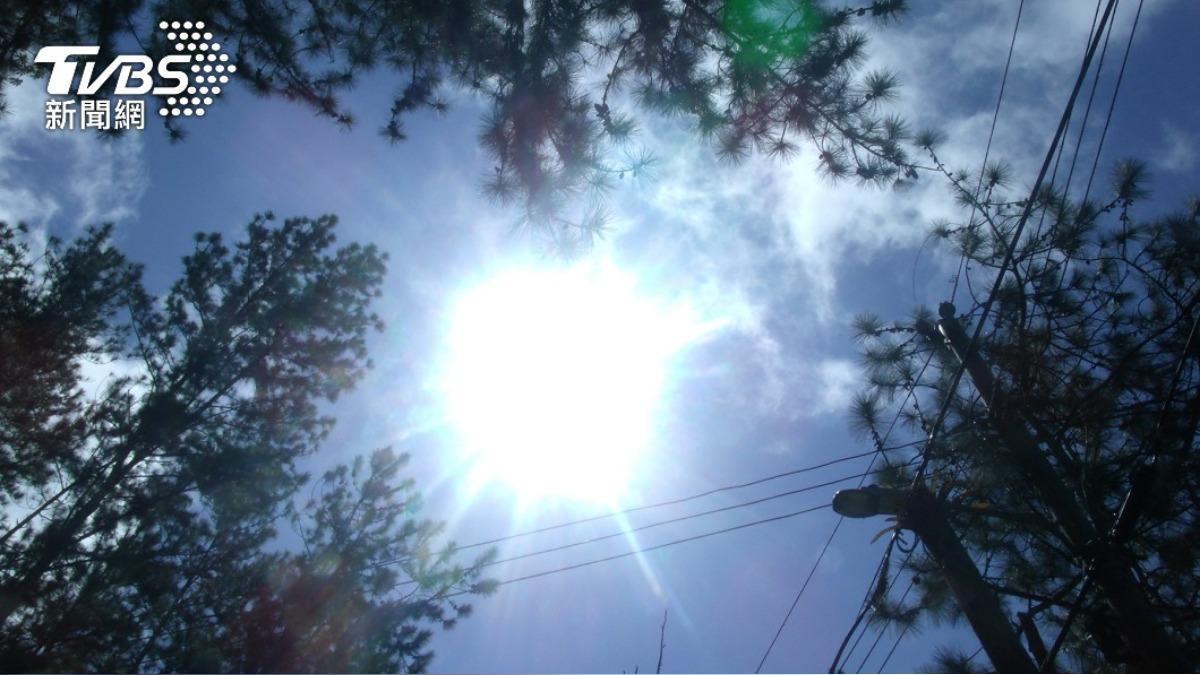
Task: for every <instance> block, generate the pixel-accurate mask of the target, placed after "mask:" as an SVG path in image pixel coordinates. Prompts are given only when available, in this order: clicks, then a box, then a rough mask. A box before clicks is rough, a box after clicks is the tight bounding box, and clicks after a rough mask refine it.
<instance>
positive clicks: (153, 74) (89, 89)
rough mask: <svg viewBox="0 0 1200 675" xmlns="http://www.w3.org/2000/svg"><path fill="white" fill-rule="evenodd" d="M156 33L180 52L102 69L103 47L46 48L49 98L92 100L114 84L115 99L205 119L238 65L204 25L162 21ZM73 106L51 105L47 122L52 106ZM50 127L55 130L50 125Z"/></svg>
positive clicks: (121, 59)
mask: <svg viewBox="0 0 1200 675" xmlns="http://www.w3.org/2000/svg"><path fill="white" fill-rule="evenodd" d="M158 28H159V29H160V30H162V31H164V32H166V37H167V39H168V40H169V41H171V43H172V44H173V45H174V48H175V52H177V53H175V54H170V55H168V56H164V57H162V58H160V59H158V62H157V63H155V61H154V59H151V58H150V57H149V56H146V55H145V54H121V55H119V56H117V57H115V58H114V59H113V60H112V62H111V63H109V64H108V65H107V66H106V67H104V68H103V69H99V68H98V67H97V64H96V62H95V61H94V60H91V59H94V57H96V56H97V55H98V54H99V53H100V48H99V47H96V46H79V45H71V46H52V47H43V48H42V49H41V50H40V51H39V52H38V53H37V56H36V57H35V60H36V61H37V62H38V63H44V64H48V65H50V66H51V67H52V70H51V71H50V81H49V82H48V83H47V84H46V93H48V94H50V95H51V96H85V97H90V96H94V95H95V94H96V93H97V92H99V91H100V90H101V89H102V88H103V87H105V85H108V84H112V92H113V94H115V95H116V96H144V95H146V94H152V95H154V96H160V97H164V105H162V106H161V107H159V109H158V114H159V115H161V116H163V117H166V116H180V115H183V116H192V115H196V116H203V115H204V112H205V108H206V106H210V105H212V103H213V99H214V97H216V96H218V95H220V94H221V88H222V85H225V84H227V83H228V82H229V75H230V74H232V73H234V72H236V71H237V66H236V65H234V64H232V63H229V60H230V57H229V54H227V53H224V52H222V50H221V45H220V43H218V42H215V41H214V40H213V34H212V33H210V32H206V31H205V30H204V28H205V26H204V22H203V21H196V22H192V21H183V22H179V21H172V22H167V21H163V22H161V23H159V24H158ZM89 57H90V58H89ZM80 66H82V69H81V68H80ZM73 103H74V102H73V101H50V102H47V119H48V120H49V116H50V111H51V108H52V107H54V108H55V109H56V111H58V112H61V111H62V108H63V107H65V106H68V105H71V104H73ZM83 103H85V104H89V103H90V104H93V105H90V106H87V107H89V108H93V107H94V103H96V102H95V101H88V100H85V101H83ZM101 103H106V102H103V101H101ZM126 103H135V102H134V101H129V102H126ZM52 104H53V106H52ZM121 104H122V102H118V107H120V106H121ZM139 107H140V106H139ZM105 108H107V106H105ZM72 121H73V120H72ZM47 128H54V127H51V126H50V123H49V121H48V122H47ZM57 128H65V127H63V126H58V127H57ZM71 128H73V126H72V127H71ZM139 128H140V126H139Z"/></svg>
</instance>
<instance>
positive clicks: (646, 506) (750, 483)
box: [371, 443, 911, 567]
mask: <svg viewBox="0 0 1200 675" xmlns="http://www.w3.org/2000/svg"><path fill="white" fill-rule="evenodd" d="M909 445H911V444H908V443H905V444H903V445H897V446H895V447H891V448H884V451H885V452H890V451H892V450H899V449H901V448H904V447H908V446H909ZM878 452H879V450H871V451H869V452H860V453H858V454H855V455H846V456H844V457H838V458H836V459H831V460H829V461H827V462H822V463H820V464H813V465H811V466H805V467H801V468H799V469H792V470H790V471H784V472H782V473H776V474H772V475H770V476H764V477H762V478H756V479H754V480H750V481H746V482H744V483H736V484H732V485H723V486H721V487H717V488H713V489H711V490H706V491H704V492H700V493H697V494H693V495H689V496H687V497H679V498H677V499H669V500H666V501H661V502H655V503H653V504H644V505H642V506H634V507H630V508H627V509H621V510H619V511H610V512H608V513H603V514H600V515H596V516H589V517H587V518H579V519H577V520H570V521H567V522H564V523H558V524H556V525H547V526H546V527H539V528H536V529H533V530H525V531H523V532H516V533H513V534H507V535H504V536H502V537H495V538H492V539H486V540H484V541H477V542H474V543H472V544H464V545H462V546H456V547H454V548H453V549H448V550H447V551H446V552H447V553H452V552H456V551H467V550H470V549H474V548H480V547H483V546H491V545H493V544H500V543H503V542H506V541H511V540H513V539H520V538H523V537H529V536H533V535H535V534H543V533H546V532H553V531H554V530H561V529H563V528H567V527H574V526H576V525H583V524H586V523H592V522H596V521H598V520H605V519H608V518H615V517H617V516H623V515H628V514H630V513H638V512H640V511H648V510H650V509H657V508H662V507H665V506H675V505H677V504H684V503H687V502H691V501H695V500H697V499H702V498H704V497H711V496H712V495H715V494H720V493H722V492H729V491H731V490H740V489H743V488H748V487H753V486H755V485H762V484H763V483H768V482H771V481H774V480H779V479H781V478H787V477H789V476H796V475H799V474H802V473H809V472H812V471H817V470H819V469H824V468H827V467H830V466H834V465H835V464H841V463H843V462H849V461H853V460H856V459H860V458H863V457H867V456H868V455H874V454H877V453H878ZM414 557H415V556H412V555H409V556H404V557H400V558H395V559H392V560H385V561H381V562H377V563H374V564H372V565H371V567H378V566H381V565H393V564H397V563H402V562H407V561H409V560H412V559H413V558H414Z"/></svg>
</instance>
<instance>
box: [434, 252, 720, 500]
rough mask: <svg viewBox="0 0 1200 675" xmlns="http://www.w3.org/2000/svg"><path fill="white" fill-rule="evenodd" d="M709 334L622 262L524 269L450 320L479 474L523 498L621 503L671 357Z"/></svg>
mask: <svg viewBox="0 0 1200 675" xmlns="http://www.w3.org/2000/svg"><path fill="white" fill-rule="evenodd" d="M703 332H704V327H703V326H702V325H700V324H699V323H698V322H697V321H696V320H695V317H694V315H693V313H692V312H691V311H690V310H688V309H687V308H686V307H682V306H669V305H666V304H664V303H662V302H660V301H656V300H655V299H652V298H651V297H649V296H647V295H645V294H643V293H641V292H639V288H638V283H637V279H636V278H635V277H633V276H632V275H630V274H626V273H622V272H620V271H619V270H617V269H616V268H614V267H613V266H612V265H604V264H587V265H576V266H573V267H569V268H565V267H558V268H546V269H529V268H525V269H514V270H509V271H505V272H503V273H500V274H497V275H496V276H494V277H493V278H491V279H490V280H488V281H487V282H485V283H483V284H481V285H479V286H477V287H475V288H473V289H471V290H470V291H468V292H466V293H464V294H463V295H462V296H461V297H460V298H459V300H458V302H457V304H456V305H455V308H454V312H453V317H452V321H451V330H450V339H449V342H448V347H449V362H448V364H449V365H448V370H447V375H446V382H445V385H446V386H445V393H446V396H447V411H448V415H449V418H450V421H451V423H452V424H453V426H454V428H455V429H456V430H457V433H458V435H459V437H460V439H461V442H462V444H463V448H464V450H465V451H466V453H467V454H468V455H469V456H470V457H471V459H472V460H473V463H474V465H475V471H476V472H477V475H478V476H482V477H484V479H486V480H500V481H503V482H504V483H506V484H507V485H508V486H510V487H511V488H512V489H513V490H514V491H516V492H517V494H518V496H519V497H520V498H521V499H522V500H536V499H539V498H543V497H561V498H569V499H578V500H587V501H592V502H601V503H613V504H615V503H616V502H618V501H619V500H620V497H621V495H622V493H623V492H624V489H625V487H626V486H627V485H628V483H629V480H630V478H631V476H632V474H633V472H634V471H635V470H636V466H637V462H638V457H639V455H640V454H641V453H642V452H643V450H644V449H645V448H646V447H647V444H648V442H649V440H650V437H651V435H652V427H653V424H654V418H655V413H656V411H657V409H658V408H659V405H660V397H661V394H662V391H663V387H664V384H665V382H666V380H667V376H668V370H669V366H670V362H671V360H672V357H673V356H674V355H675V354H676V353H677V352H678V351H679V350H680V349H681V348H682V347H683V346H685V345H686V344H688V343H689V342H691V341H693V340H694V339H695V338H697V337H698V336H699V335H700V334H702V333H703Z"/></svg>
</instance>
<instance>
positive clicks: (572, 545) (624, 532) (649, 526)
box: [371, 468, 886, 587]
mask: <svg viewBox="0 0 1200 675" xmlns="http://www.w3.org/2000/svg"><path fill="white" fill-rule="evenodd" d="M885 470H886V468H884V469H876V470H874V471H867V472H865V473H856V474H853V475H850V476H843V477H842V478H836V479H834V480H830V481H825V482H824V483H816V484H814V485H807V486H805V487H802V488H797V489H795V490H788V491H786V492H779V493H776V494H773V495H768V496H766V497H760V498H758V499H753V500H750V501H745V502H740V503H738V504H731V505H729V506H722V507H720V508H716V509H710V510H708V511H701V512H700V513H691V514H688V515H684V516H679V517H676V518H668V519H667V520H660V521H657V522H653V523H647V524H645V525H639V526H637V527H632V528H628V529H622V530H620V531H618V532H612V533H610V534H604V535H600V536H597V537H590V538H588V539H582V540H580V541H573V542H570V543H567V544H561V545H559V546H553V547H550V548H545V549H541V550H537V551H531V552H529V553H522V554H520V555H515V556H512V557H510V558H502V559H500V560H493V561H491V562H488V563H486V564H484V565H481V566H480V568H481V569H482V568H486V567H494V566H496V565H502V564H504V563H510V562H516V561H518V560H525V559H526V558H533V557H536V556H539V555H546V554H548V553H557V552H559V551H565V550H567V549H572V548H577V547H579V546H584V545H587V544H594V543H596V542H600V541H606V540H608V539H615V538H617V537H624V536H626V535H629V534H632V533H634V532H641V531H642V530H649V529H653V528H655V527H662V526H663V525H671V524H673V523H679V522H683V521H685V520H694V519H696V518H702V517H704V516H711V515H713V514H717V513H724V512H726V511H733V510H736V509H742V508H746V507H749V506H755V505H757V504H763V503H766V502H769V501H773V500H776V499H782V498H784V497H790V496H793V495H798V494H802V493H805V492H811V491H813V490H817V489H820V488H824V487H829V486H831V485H837V484H838V483H844V482H846V481H848V480H854V479H855V478H860V479H861V478H865V477H866V476H869V475H871V474H873V473H879V472H881V471H885ZM404 560H407V558H397V559H394V560H384V561H380V562H377V563H374V564H373V565H371V567H383V566H385V565H394V564H397V563H399V562H403V561H404ZM416 583H417V580H415V579H410V580H408V581H404V582H401V583H399V584H397V586H398V587H399V586H411V585H413V584H416Z"/></svg>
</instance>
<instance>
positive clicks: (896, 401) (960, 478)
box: [855, 150, 1200, 670]
mask: <svg viewBox="0 0 1200 675" xmlns="http://www.w3.org/2000/svg"><path fill="white" fill-rule="evenodd" d="M931 153H932V150H931ZM932 157H933V159H934V162H935V166H936V167H937V169H938V170H939V171H941V172H943V173H944V175H946V176H947V177H948V178H949V179H950V180H951V182H952V184H953V188H954V190H955V193H956V194H957V195H958V196H959V197H960V199H961V201H962V205H963V208H964V215H966V214H967V213H969V214H970V215H968V216H967V218H966V219H964V220H963V221H961V222H954V223H941V224H937V225H936V226H935V227H934V235H935V236H936V237H939V238H940V239H942V240H944V241H947V242H949V243H950V244H951V245H952V246H953V247H954V249H955V251H956V252H957V253H961V254H962V256H963V261H964V267H963V268H962V273H961V275H960V276H959V278H958V279H957V282H956V283H957V287H958V290H959V294H958V307H957V318H958V320H959V321H960V322H961V323H962V324H963V326H964V328H965V329H966V332H967V334H968V335H970V334H971V333H973V332H974V328H975V323H976V322H977V320H978V316H979V310H980V307H981V305H982V304H983V301H984V299H985V298H986V296H987V293H988V291H989V289H990V287H991V284H992V282H993V280H994V278H995V275H996V273H997V271H998V269H999V268H1000V266H1001V264H1002V261H1003V258H1004V255H1005V252H1006V246H1007V244H1006V242H1008V241H1010V239H1011V237H1012V236H1013V232H1014V229H1015V226H1016V223H1017V222H1018V219H1019V215H1020V213H1021V211H1022V210H1023V209H1024V208H1025V207H1026V203H1025V202H1024V201H1023V200H1021V199H1013V198H1010V197H1007V196H1006V193H1007V192H1008V191H1009V190H1008V186H1007V184H1008V171H1007V169H1006V168H1004V167H1002V166H991V167H988V168H987V169H986V170H985V172H984V174H983V176H982V178H981V179H980V180H979V182H978V185H980V189H979V190H978V191H976V190H975V189H974V188H975V185H976V184H977V182H976V179H975V178H974V177H969V176H968V175H967V174H966V173H965V172H957V173H954V172H949V171H947V170H946V169H945V168H944V167H943V166H942V164H941V163H940V162H938V161H937V155H936V153H932ZM1146 180H1147V178H1146V170H1145V167H1144V165H1142V164H1141V163H1139V162H1135V161H1126V162H1123V163H1121V164H1120V165H1119V166H1118V167H1117V169H1116V171H1115V174H1114V179H1113V182H1112V188H1111V191H1110V192H1109V194H1108V196H1107V197H1105V198H1104V199H1103V200H1098V201H1092V200H1087V201H1075V200H1071V199H1068V198H1067V197H1066V196H1065V195H1063V194H1062V193H1061V192H1060V191H1058V190H1057V189H1055V188H1046V189H1044V190H1042V191H1041V193H1040V194H1038V195H1037V196H1036V197H1035V199H1034V203H1033V204H1032V215H1031V217H1030V219H1029V221H1028V225H1027V228H1026V230H1025V233H1024V235H1023V236H1022V237H1021V240H1020V241H1019V242H1018V244H1017V246H1016V249H1015V255H1014V262H1015V264H1014V265H1013V266H1012V268H1011V269H1013V270H1014V272H1013V273H1010V274H1009V275H1007V276H1006V277H1005V282H1004V284H1003V285H1002V286H1001V288H1000V291H999V293H998V295H997V299H996V304H995V306H994V308H993V312H992V315H991V318H990V320H989V322H988V323H987V324H986V327H985V329H984V331H983V333H982V335H981V337H980V343H979V345H978V353H979V354H980V355H981V356H982V357H983V359H984V360H985V361H986V362H988V363H989V364H990V366H991V368H992V372H993V374H994V375H995V377H996V379H997V381H998V382H999V384H1000V387H1001V388H1002V389H1003V390H1004V391H1006V392H1007V393H1008V395H1009V396H1010V397H1011V399H1012V400H1013V401H1015V403H1016V405H1017V406H1019V408H1020V412H1019V417H1013V416H1011V415H1010V416H1006V417H1005V418H1004V419H1003V420H1000V419H998V418H997V415H996V413H995V412H994V411H991V410H989V409H988V407H987V406H986V405H985V404H984V403H983V401H982V399H981V396H980V393H979V392H978V390H977V389H976V387H974V386H973V385H972V383H971V380H970V378H964V380H963V382H962V384H961V385H960V386H959V387H958V388H956V389H954V390H953V391H951V390H950V386H951V381H952V380H951V378H952V376H953V375H954V374H955V372H956V371H957V369H958V367H959V361H958V360H957V358H955V356H954V355H953V354H951V353H950V352H949V351H948V349H947V348H946V344H945V341H944V339H943V338H942V337H941V336H940V335H939V334H938V332H937V330H936V329H935V328H934V327H933V324H934V314H933V313H932V312H931V311H929V310H927V309H926V310H918V311H917V312H916V313H914V315H913V316H912V317H910V318H909V319H907V320H904V321H900V322H898V323H894V324H888V323H885V322H883V321H881V320H879V319H878V318H875V317H871V316H863V317H860V319H859V321H858V325H857V329H858V332H859V334H860V335H861V337H862V339H863V345H864V346H863V357H864V363H865V366H866V373H867V377H868V380H869V382H870V388H869V390H868V391H867V392H866V393H864V395H863V396H862V397H861V398H860V399H859V400H858V402H857V404H856V407H855V412H856V419H857V422H858V424H859V425H860V427H861V428H862V429H863V430H864V431H865V432H866V433H868V434H874V437H875V438H876V439H878V438H880V436H879V435H880V434H882V433H884V426H885V425H886V423H887V422H888V421H889V420H890V419H891V413H892V412H897V411H898V412H899V414H900V416H901V417H900V419H901V420H902V423H903V427H904V428H905V429H907V430H908V432H909V433H910V434H912V437H911V439H912V440H917V439H919V438H923V437H924V436H926V435H927V434H928V433H929V432H930V430H931V426H932V424H933V423H934V420H935V417H936V414H937V411H938V409H939V407H940V406H941V404H942V402H943V401H944V400H946V397H949V398H950V407H949V414H948V416H947V418H946V421H945V424H944V425H943V427H942V429H941V430H940V432H939V433H938V435H937V441H936V443H934V444H932V445H930V446H928V447H927V448H926V449H925V452H926V453H927V456H928V457H929V465H928V471H927V475H928V476H929V478H928V480H927V483H928V484H929V485H930V486H931V488H933V489H934V490H935V492H936V493H937V494H939V495H940V496H942V497H943V498H944V499H945V500H946V501H947V502H948V504H949V505H950V506H951V509H950V510H951V512H952V513H953V514H954V515H953V521H954V522H953V525H954V527H955V529H956V530H957V531H958V532H959V533H960V535H961V536H962V537H963V540H964V543H965V544H967V546H968V548H969V549H970V550H971V551H972V552H973V554H974V555H975V557H976V561H977V563H978V565H979V568H980V570H981V571H982V573H983V574H984V576H985V577H986V578H987V580H988V581H989V582H990V583H991V584H992V585H993V587H994V589H995V590H996V592H997V593H998V594H1000V595H1001V596H1002V597H1004V598H1005V599H1006V602H1007V607H1008V610H1009V611H1010V612H1011V613H1012V618H1013V623H1014V625H1015V626H1017V627H1018V629H1019V633H1021V634H1022V635H1023V636H1024V638H1025V640H1026V642H1027V644H1028V645H1029V648H1030V651H1031V652H1032V653H1033V655H1034V657H1035V658H1037V659H1038V660H1042V659H1044V658H1045V653H1046V652H1047V651H1048V650H1049V648H1050V647H1051V646H1052V645H1053V643H1054V640H1055V638H1056V637H1057V636H1058V635H1059V633H1060V632H1061V630H1062V627H1063V626H1064V625H1067V626H1068V628H1067V633H1066V635H1065V640H1064V643H1063V647H1062V651H1061V652H1059V655H1058V659H1059V661H1058V662H1059V663H1060V664H1061V663H1064V662H1065V663H1068V664H1069V665H1068V666H1067V667H1069V668H1070V669H1072V670H1098V669H1099V670H1108V669H1115V668H1126V667H1135V668H1136V667H1137V663H1138V659H1139V658H1140V657H1139V655H1138V654H1136V653H1134V651H1133V650H1132V648H1131V646H1130V645H1129V644H1126V643H1125V642H1124V638H1123V636H1122V629H1121V626H1120V625H1119V624H1118V623H1117V622H1116V620H1115V618H1114V615H1113V613H1112V611H1111V610H1110V609H1109V608H1108V606H1107V604H1106V601H1105V599H1104V597H1103V595H1102V594H1101V593H1099V592H1098V591H1097V589H1096V586H1095V585H1094V584H1091V583H1089V582H1086V581H1085V577H1086V569H1085V567H1086V561H1087V559H1088V556H1089V555H1090V554H1089V552H1088V551H1081V550H1079V547H1078V546H1072V544H1071V542H1069V541H1068V538H1067V537H1065V536H1064V534H1063V531H1062V530H1061V529H1060V528H1059V527H1058V525H1057V524H1056V522H1055V519H1054V516H1053V514H1052V513H1051V512H1050V510H1049V509H1048V508H1047V507H1046V505H1045V503H1044V502H1043V501H1042V500H1041V498H1040V497H1039V495H1038V493H1037V491H1036V490H1034V489H1033V488H1032V487H1031V486H1030V484H1029V483H1028V482H1027V481H1026V480H1025V479H1024V478H1023V477H1022V476H1021V475H1020V473H1019V472H1018V471H1016V469H1015V467H1014V465H1013V464H1012V463H1011V462H1010V461H1009V460H1007V459H1006V455H1007V453H1008V451H1009V449H1008V448H1007V447H1006V446H1005V443H1004V442H1003V441H1002V440H1001V439H1000V438H999V436H998V434H997V429H998V428H999V427H998V426H997V425H999V424H1023V425H1025V426H1026V427H1027V428H1028V429H1030V430H1031V432H1032V433H1035V434H1037V435H1038V437H1039V438H1040V439H1043V441H1044V442H1043V443H1042V447H1041V451H1042V452H1044V453H1045V455H1046V457H1047V459H1048V460H1049V461H1050V462H1051V464H1052V465H1053V467H1054V469H1055V472H1056V473H1057V475H1058V477H1059V479H1060V480H1061V487H1062V490H1063V491H1064V492H1066V493H1067V494H1069V495H1070V496H1071V498H1072V499H1074V500H1076V502H1077V503H1078V504H1079V505H1080V506H1081V507H1082V508H1083V510H1084V511H1085V512H1086V514H1087V516H1088V517H1089V519H1090V520H1091V521H1092V523H1093V524H1094V526H1095V528H1096V529H1097V530H1098V531H1099V532H1101V533H1103V536H1104V537H1105V538H1106V539H1107V541H1109V542H1111V543H1112V545H1113V546H1114V548H1115V550H1116V551H1117V554H1118V555H1120V556H1122V559H1123V560H1125V561H1127V562H1128V563H1129V564H1131V565H1132V566H1133V567H1134V569H1135V573H1136V575H1137V578H1138V580H1139V582H1140V584H1141V586H1142V588H1143V590H1144V593H1145V595H1146V597H1147V598H1148V600H1149V603H1150V605H1151V607H1152V608H1153V610H1154V611H1156V612H1157V613H1158V616H1159V618H1160V619H1161V620H1162V622H1163V623H1164V624H1165V625H1166V626H1167V628H1168V631H1169V633H1170V634H1171V636H1172V637H1173V638H1174V639H1175V640H1176V642H1177V643H1178V644H1179V645H1181V646H1182V647H1183V648H1184V651H1185V657H1186V658H1188V659H1190V660H1191V662H1192V663H1195V662H1196V661H1197V659H1200V614H1197V613H1196V609H1195V608H1196V606H1197V604H1196V603H1197V600H1198V599H1200V546H1198V544H1200V521H1198V520H1197V517H1196V514H1197V513H1200V502H1198V501H1197V499H1198V497H1200V491H1198V489H1197V488H1198V487H1200V485H1198V483H1197V478H1196V476H1197V474H1196V470H1197V468H1200V467H1197V452H1196V449H1197V429H1198V426H1200V400H1198V399H1200V362H1198V360H1197V356H1198V354H1200V336H1197V335H1195V332H1196V324H1197V317H1198V316H1200V307H1198V306H1197V300H1198V299H1200V236H1198V234H1197V233H1198V232H1200V229H1198V225H1200V203H1197V202H1193V203H1192V204H1190V205H1188V206H1187V207H1186V208H1184V209H1183V210H1181V211H1179V212H1176V213H1173V214H1169V215H1166V216H1163V217H1158V218H1149V219H1146V218H1143V217H1140V215H1139V213H1138V209H1137V206H1138V204H1139V203H1140V202H1141V201H1143V200H1144V198H1145V197H1146V195H1147V192H1146V190H1145V187H1144V185H1145V183H1146ZM1099 191H1100V190H1097V192H1099ZM927 360H928V362H929V364H930V365H929V369H928V370H927V371H925V372H924V376H923V377H922V376H920V375H919V374H920V373H921V372H922V367H923V364H925V363H926V361H927ZM910 393H911V394H912V398H911V399H908V398H906V397H907V396H908V395H909V394H910ZM895 438H896V436H895V435H893V439H895ZM901 442H903V441H901ZM889 445H894V444H893V443H891V441H889ZM888 454H889V456H890V457H889V462H890V463H891V464H892V465H893V466H894V467H895V471H894V472H893V474H894V475H892V476H891V482H892V483H893V484H895V485H897V486H904V487H907V486H908V484H910V483H911V481H912V478H913V466H914V463H915V461H916V458H915V457H913V456H912V455H911V454H906V451H903V450H898V451H892V452H889V453H888ZM1122 512H1125V514H1126V515H1125V516H1124V518H1122V516H1121V515H1120V514H1122ZM1119 521H1121V522H1123V523H1124V524H1122V525H1120V526H1118V522H1119ZM903 574H906V575H912V576H913V578H914V579H915V580H916V582H917V583H916V588H917V590H919V593H918V594H917V597H918V598H919V599H918V600H917V601H916V602H915V603H910V604H909V605H907V606H905V607H897V606H895V603H894V601H888V600H885V599H883V597H884V596H880V599H879V601H878V604H879V608H880V610H881V613H882V614H883V615H885V616H888V617H891V616H896V615H897V614H900V613H902V612H904V611H909V612H914V613H916V612H920V613H922V615H925V616H933V617H935V618H941V619H946V618H950V619H954V618H956V617H957V616H958V611H957V608H956V607H955V606H954V601H953V598H952V596H950V594H949V593H948V592H947V590H946V588H945V583H944V580H943V579H941V578H940V573H939V570H938V567H937V565H936V564H935V563H934V561H931V560H929V559H928V558H926V557H925V556H923V555H921V554H920V551H919V549H918V551H917V553H916V554H914V555H913V556H912V558H911V559H909V561H908V563H907V565H906V566H905V569H904V570H903ZM1072 614H1074V616H1073V617H1072ZM1064 658H1065V659H1066V661H1064V660H1063V659H1064ZM1131 664H1132V665H1131Z"/></svg>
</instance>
